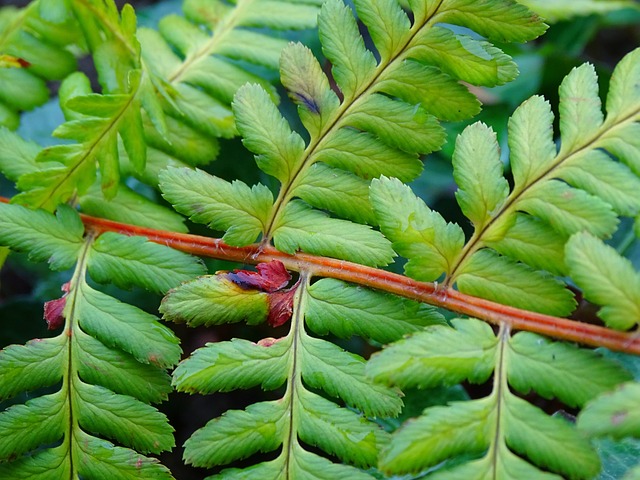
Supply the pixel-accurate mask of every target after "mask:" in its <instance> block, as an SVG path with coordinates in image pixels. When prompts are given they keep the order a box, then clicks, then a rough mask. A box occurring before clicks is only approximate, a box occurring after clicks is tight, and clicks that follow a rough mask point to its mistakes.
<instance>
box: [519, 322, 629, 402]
mask: <svg viewBox="0 0 640 480" xmlns="http://www.w3.org/2000/svg"><path fill="white" fill-rule="evenodd" d="M508 355H509V360H508V363H507V367H508V372H507V375H508V378H509V383H510V384H511V386H513V388H515V389H516V390H518V391H519V392H521V393H523V394H525V395H526V394H527V393H529V391H530V390H535V391H536V393H538V394H539V395H542V396H543V397H545V398H553V397H557V398H558V399H560V400H561V401H562V402H563V403H565V404H567V405H569V406H571V407H576V406H578V407H582V406H583V405H584V404H585V403H586V402H587V401H589V400H591V399H592V398H594V397H595V396H597V395H599V394H601V393H604V392H606V391H608V390H611V389H612V388H613V387H615V386H616V385H618V384H619V383H622V382H624V381H625V380H629V379H631V375H630V374H629V373H627V372H626V371H625V370H623V369H622V368H621V366H620V364H618V363H617V362H613V361H611V360H608V359H605V358H602V357H601V356H600V355H599V354H598V353H596V352H594V351H592V350H586V349H579V348H577V347H576V346H575V345H570V344H568V343H563V342H552V341H550V340H548V339H546V338H544V337H541V336H539V335H536V334H533V333H529V332H520V333H518V334H516V335H514V336H513V337H512V338H511V339H510V340H509V350H508Z"/></svg>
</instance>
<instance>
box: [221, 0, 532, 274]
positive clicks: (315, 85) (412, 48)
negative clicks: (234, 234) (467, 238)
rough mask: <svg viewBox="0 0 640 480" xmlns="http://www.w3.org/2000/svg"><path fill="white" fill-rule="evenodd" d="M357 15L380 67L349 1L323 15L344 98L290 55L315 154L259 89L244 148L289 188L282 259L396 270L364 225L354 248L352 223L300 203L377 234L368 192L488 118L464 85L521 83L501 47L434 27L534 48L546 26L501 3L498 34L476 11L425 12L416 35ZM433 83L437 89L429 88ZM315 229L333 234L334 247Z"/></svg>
mask: <svg viewBox="0 0 640 480" xmlns="http://www.w3.org/2000/svg"><path fill="white" fill-rule="evenodd" d="M355 6H356V10H357V11H358V12H359V13H360V15H361V19H362V20H363V21H364V23H365V25H366V26H367V27H368V28H369V30H370V33H371V35H372V39H373V42H374V44H375V45H374V46H375V48H376V50H377V52H378V53H379V54H380V60H379V61H378V60H376V57H375V55H374V53H373V51H372V50H370V49H369V48H367V47H366V46H365V42H364V40H363V38H362V37H361V35H360V33H359V31H358V27H357V24H356V21H355V19H354V17H353V15H352V12H351V10H350V9H349V7H347V6H345V5H344V4H343V3H342V2H341V1H339V0H332V1H330V2H327V3H325V4H324V5H323V7H322V9H321V13H320V16H319V33H320V39H321V43H322V48H323V52H324V54H325V56H326V57H327V59H328V60H329V61H330V62H331V64H332V76H333V80H335V82H336V84H337V86H338V88H339V89H340V91H341V93H342V98H339V97H338V95H337V94H336V93H335V92H333V91H332V89H331V87H330V81H329V79H328V78H327V76H326V75H325V74H324V72H323V71H322V69H321V67H320V65H319V63H318V61H317V60H316V59H315V58H314V57H313V55H312V54H311V52H310V51H309V50H308V49H307V48H305V47H303V46H301V45H299V44H292V45H289V46H288V47H287V48H286V49H284V51H283V52H282V56H281V60H280V70H281V77H282V82H283V85H284V86H285V87H286V88H287V89H288V90H289V95H290V97H291V98H292V99H293V101H294V102H295V103H296V104H297V105H298V112H299V115H300V119H301V121H302V123H303V125H304V126H305V128H306V129H307V131H308V133H309V135H310V139H309V141H308V143H307V144H306V145H305V142H304V141H303V139H302V137H301V136H300V135H298V134H297V133H294V132H293V131H292V129H291V127H290V126H289V125H288V123H287V121H286V120H285V119H284V118H283V117H282V115H281V114H280V113H279V112H278V111H277V109H276V107H275V105H274V104H273V101H272V100H271V98H270V94H269V93H268V92H267V91H264V90H263V89H262V88H261V87H260V86H258V85H250V86H245V87H243V88H242V89H240V90H239V91H238V93H237V95H236V97H235V99H234V104H233V106H234V114H235V115H236V119H237V126H238V130H239V131H240V133H241V135H242V136H243V138H244V144H245V146H246V147H247V148H249V149H250V150H251V151H252V152H253V153H255V154H256V162H257V164H258V166H259V167H260V168H261V169H262V170H263V171H265V172H266V173H267V174H269V175H272V176H274V177H276V178H277V179H278V180H279V181H280V183H281V186H280V191H279V193H278V197H277V198H276V200H275V202H274V204H273V206H272V208H271V209H270V212H269V215H268V218H267V222H266V223H265V225H264V227H263V231H262V236H263V239H264V240H263V241H270V240H273V241H274V244H275V246H276V248H279V249H282V250H284V251H286V252H289V253H292V252H294V251H296V250H298V249H300V250H304V251H307V252H311V253H315V254H321V255H328V256H333V257H336V258H343V259H349V260H353V261H356V262H360V263H366V264H369V265H381V264H386V263H388V262H389V261H390V260H391V257H390V256H389V253H390V250H389V248H388V245H387V244H386V242H384V240H383V239H382V238H379V239H375V238H374V237H376V235H375V234H372V233H370V232H368V231H367V230H365V229H362V228H360V227H358V226H357V225H353V224H351V226H350V228H349V230H350V231H354V232H355V231H359V233H358V234H357V235H351V236H350V237H347V236H345V232H347V230H346V229H345V228H343V226H346V225H348V224H346V223H342V222H337V221H334V220H332V221H328V220H326V219H324V218H323V216H322V215H321V214H319V213H318V212H317V211H315V210H313V209H312V208H309V207H308V206H307V205H305V204H304V203H302V202H301V201H300V200H299V199H303V200H305V201H306V202H308V204H310V205H311V206H312V207H315V208H317V209H323V210H329V211H330V212H332V213H335V214H337V215H338V216H340V217H346V218H348V219H351V220H355V221H358V222H368V223H374V221H372V216H371V208H370V205H368V204H367V202H366V199H365V198H364V196H363V192H364V187H365V184H366V183H367V182H368V181H369V180H370V179H371V178H373V177H378V176H380V175H382V174H389V175H397V176H399V177H401V178H402V179H403V180H411V179H413V178H415V176H416V175H418V174H419V173H420V170H421V162H420V161H419V157H418V155H419V154H423V153H428V152H431V151H434V150H437V149H439V148H440V147H441V145H442V144H443V142H444V130H443V129H442V127H441V126H440V125H439V123H438V120H437V118H451V119H461V118H463V117H465V116H468V115H473V114H475V113H477V111H478V106H479V104H478V102H477V100H476V99H475V97H474V96H473V95H471V94H470V93H469V92H468V91H467V89H466V88H465V87H463V86H461V85H459V84H458V81H459V80H467V81H470V82H471V83H476V84H486V85H496V84H500V83H504V82H506V81H508V80H510V79H513V78H514V77H515V74H516V69H515V65H514V64H513V62H512V61H511V60H510V58H509V57H508V56H507V55H505V54H504V53H502V52H501V51H500V50H499V49H498V48H497V47H494V46H492V45H491V44H490V43H488V42H478V41H476V40H473V39H471V38H469V37H465V36H463V35H458V34H455V33H453V32H452V31H451V30H449V29H445V28H443V27H434V26H433V24H434V23H435V22H436V20H435V19H436V18H437V19H438V20H437V21H439V20H440V19H441V18H447V19H449V21H451V22H452V23H456V24H461V25H465V26H469V27H470V28H477V29H478V30H480V31H482V32H483V33H484V34H486V35H487V36H489V37H492V38H499V39H500V40H502V41H504V40H506V41H523V40H525V39H528V38H533V37H535V36H537V35H539V34H541V33H542V32H543V31H544V29H545V26H544V25H543V24H542V23H541V22H540V21H539V19H537V18H536V17H535V16H532V15H531V14H530V13H529V12H528V10H526V9H525V8H523V7H521V6H518V5H517V4H516V3H515V2H509V1H504V2H498V1H496V2H492V5H491V7H492V8H495V9H496V11H499V12H500V14H501V19H502V21H499V20H496V19H491V20H490V21H488V23H489V25H488V26H487V25H485V23H487V22H485V21H484V20H485V18H489V17H486V15H485V13H483V12H484V10H479V9H477V8H476V7H474V6H473V4H472V3H470V2H459V1H453V0H451V1H446V2H441V3H439V4H438V5H437V6H433V7H432V8H433V11H432V12H430V15H431V16H433V18H427V15H426V14H424V12H423V7H422V6H420V5H413V6H412V8H415V9H416V12H418V13H419V14H418V13H416V12H414V13H416V17H415V18H416V20H415V21H414V24H413V25H411V24H410V22H409V19H408V18H409V17H408V16H407V15H406V14H405V13H404V12H403V11H402V9H401V8H400V7H399V5H398V4H396V3H395V1H393V0H376V1H367V0H362V1H359V2H356V5H355ZM211 11H212V12H213V11H214V10H211ZM215 12H216V13H212V16H213V18H217V16H218V15H222V13H221V12H222V10H215ZM456 12H458V13H456ZM498 32H502V33H498ZM378 44H379V45H378ZM476 67H477V68H476ZM471 72H478V73H477V74H474V73H471ZM427 84H428V85H429V87H430V88H429V89H423V88H422V87H424V86H425V85H427ZM432 85H435V87H434V88H433V89H432V88H431V86H432ZM423 90H424V92H428V93H424V92H423ZM441 98H443V99H444V100H443V101H442V102H440V99H441ZM399 139H402V140H399ZM318 162H323V163H326V164H327V165H329V166H330V167H333V168H334V169H338V168H339V169H346V170H348V171H350V172H351V173H354V174H356V175H358V176H360V177H362V178H363V179H364V182H358V181H357V180H356V179H355V178H354V177H352V176H350V175H344V174H341V173H339V172H337V171H336V170H328V169H326V167H321V168H322V169H320V168H317V167H316V166H315V165H316V164H317V163H318ZM314 167H315V169H314ZM321 174H325V175H327V177H326V178H327V179H329V178H330V177H328V175H330V174H334V177H335V179H336V181H334V182H333V183H335V184H337V185H338V186H339V188H337V189H334V190H333V191H332V194H331V197H330V198H329V197H327V196H326V195H325V193H326V192H324V190H323V189H324V184H326V183H328V181H329V180H325V182H324V184H323V183H322V182H320V178H319V177H320V175H321ZM350 186H353V187H354V188H355V189H356V190H355V192H357V193H356V195H355V196H356V197H357V199H358V200H357V202H354V201H352V196H351V195H349V193H348V192H347V188H348V187H350ZM322 197H324V198H325V199H324V200H322ZM296 198H297V199H296ZM240 222H242V220H240ZM312 222H313V223H316V224H318V225H322V229H323V232H324V236H323V235H322V234H321V232H320V231H319V229H317V228H313V225H312V224H311V223H312ZM228 228H232V226H230V227H228ZM355 241H357V242H360V243H363V244H365V245H366V246H367V249H375V250H377V252H371V251H367V252H366V253H364V252H363V253H360V254H359V253H358V252H357V251H356V250H355V249H354V247H353V245H351V244H352V243H354V242H355ZM374 243H376V244H377V245H376V246H375V247H374V245H373V244H374ZM383 252H384V253H383ZM437 276H439V274H438V275H436V278H437Z"/></svg>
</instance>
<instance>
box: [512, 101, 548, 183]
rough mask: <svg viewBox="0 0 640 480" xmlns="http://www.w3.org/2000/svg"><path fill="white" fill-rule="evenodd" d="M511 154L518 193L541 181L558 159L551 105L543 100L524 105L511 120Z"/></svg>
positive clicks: (524, 103)
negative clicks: (542, 176)
mask: <svg viewBox="0 0 640 480" xmlns="http://www.w3.org/2000/svg"><path fill="white" fill-rule="evenodd" d="M509 151H510V160H511V171H512V172H513V181H514V184H515V189H516V191H521V190H523V189H524V188H525V187H526V186H527V185H529V184H531V183H532V182H534V181H535V180H537V179H538V177H540V176H541V175H542V174H543V173H544V172H546V171H548V170H549V169H550V168H551V165H552V164H553V162H554V161H555V158H556V153H557V152H556V145H555V143H554V141H553V113H552V112H551V105H549V102H547V101H546V100H545V99H544V98H542V97H540V96H537V95H536V96H533V97H531V98H529V99H528V100H526V101H524V102H523V103H522V105H520V106H519V107H518V108H517V109H516V111H515V112H514V114H513V115H512V116H511V118H510V119H509Z"/></svg>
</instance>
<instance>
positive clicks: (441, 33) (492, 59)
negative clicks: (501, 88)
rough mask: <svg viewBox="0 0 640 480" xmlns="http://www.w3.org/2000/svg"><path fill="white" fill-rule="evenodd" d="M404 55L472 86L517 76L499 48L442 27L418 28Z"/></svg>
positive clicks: (514, 67)
mask: <svg viewBox="0 0 640 480" xmlns="http://www.w3.org/2000/svg"><path fill="white" fill-rule="evenodd" d="M405 55H406V56H407V57H410V58H413V59H415V60H418V61H420V62H424V63H427V64H430V65H435V66H437V67H439V68H440V69H441V70H442V71H443V72H445V73H447V74H449V75H451V76H452V77H454V78H457V79H460V80H464V81H466V82H469V83H471V84H473V85H482V86H485V87H494V86H496V85H504V84H505V83H507V82H510V81H511V80H513V79H514V78H516V76H517V75H518V68H517V67H516V64H515V63H514V62H513V61H512V60H511V57H509V56H508V55H505V54H504V53H503V52H502V50H500V49H499V48H497V47H494V46H493V45H491V44H490V43H488V42H484V41H479V40H474V39H473V38H471V37H469V36H466V35H456V34H455V33H453V32H452V31H451V30H449V29H448V28H444V27H431V28H423V29H421V30H420V31H418V33H417V34H416V35H415V37H414V38H413V40H412V42H411V45H410V47H409V48H408V49H407V50H406V53H405Z"/></svg>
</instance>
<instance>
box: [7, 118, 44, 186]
mask: <svg viewBox="0 0 640 480" xmlns="http://www.w3.org/2000/svg"><path fill="white" fill-rule="evenodd" d="M39 151H40V147H39V146H38V145H37V144H35V143H34V142H28V141H26V140H24V139H22V138H21V137H20V136H19V135H18V134H16V133H14V132H12V131H10V130H8V129H6V128H5V127H0V171H2V173H3V174H4V176H5V177H7V179H9V180H11V181H12V182H17V181H18V178H20V176H22V175H24V174H26V173H32V172H35V171H38V170H40V168H41V165H38V164H37V163H36V161H35V158H36V156H37V155H38V152H39Z"/></svg>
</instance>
